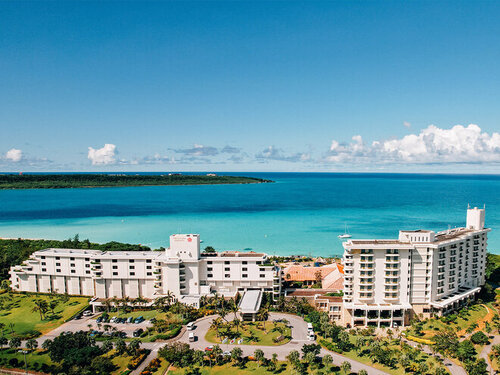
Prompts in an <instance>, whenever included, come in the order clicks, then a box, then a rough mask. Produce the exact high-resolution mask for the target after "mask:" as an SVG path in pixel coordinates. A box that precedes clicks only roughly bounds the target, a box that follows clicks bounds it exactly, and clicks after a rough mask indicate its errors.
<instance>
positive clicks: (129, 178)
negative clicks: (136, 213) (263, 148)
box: [0, 173, 273, 189]
mask: <svg viewBox="0 0 500 375" xmlns="http://www.w3.org/2000/svg"><path fill="white" fill-rule="evenodd" d="M266 182H273V181H271V180H264V179H261V178H254V177H243V176H218V175H216V174H214V173H208V174H206V175H182V174H178V173H170V174H165V175H130V174H26V175H22V174H19V175H17V174H4V175H0V189H65V188H94V187H125V186H164V185H167V186H168V185H219V184H258V183H266Z"/></svg>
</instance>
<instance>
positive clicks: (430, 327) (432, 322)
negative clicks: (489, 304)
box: [408, 305, 488, 339]
mask: <svg viewBox="0 0 500 375" xmlns="http://www.w3.org/2000/svg"><path fill="white" fill-rule="evenodd" d="M487 313H488V311H487V309H486V308H485V307H484V306H482V305H473V306H471V307H470V308H469V309H468V312H467V316H465V317H464V318H461V317H458V318H457V320H456V321H455V322H452V323H445V322H443V321H441V319H440V318H432V319H428V320H426V321H425V322H424V324H423V333H424V335H423V336H417V335H415V331H414V329H413V328H410V329H409V330H408V334H410V335H413V336H416V337H421V338H425V339H431V338H432V337H433V336H434V335H435V334H437V333H438V332H439V331H442V330H445V329H449V328H453V330H454V331H455V332H459V331H464V330H466V329H467V328H468V327H469V326H470V325H471V324H473V323H476V322H478V321H479V320H481V319H483V318H484V317H485V316H486V314H487ZM457 315H458V314H457Z"/></svg>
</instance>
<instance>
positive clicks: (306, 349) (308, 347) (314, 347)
mask: <svg viewBox="0 0 500 375" xmlns="http://www.w3.org/2000/svg"><path fill="white" fill-rule="evenodd" d="M320 351H321V346H320V345H318V344H304V345H302V357H303V358H304V357H305V356H306V355H307V353H313V355H314V356H317V355H319V353H320Z"/></svg>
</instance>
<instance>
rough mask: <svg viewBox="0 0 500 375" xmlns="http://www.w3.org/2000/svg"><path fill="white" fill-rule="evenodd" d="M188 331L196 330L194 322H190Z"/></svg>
mask: <svg viewBox="0 0 500 375" xmlns="http://www.w3.org/2000/svg"><path fill="white" fill-rule="evenodd" d="M186 328H187V330H188V331H192V330H194V329H195V325H194V322H189V323H188V324H187V326H186Z"/></svg>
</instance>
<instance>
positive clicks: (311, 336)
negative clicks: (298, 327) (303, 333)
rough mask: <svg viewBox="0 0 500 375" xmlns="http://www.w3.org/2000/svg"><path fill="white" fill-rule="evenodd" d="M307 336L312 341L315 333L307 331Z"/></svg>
mask: <svg viewBox="0 0 500 375" xmlns="http://www.w3.org/2000/svg"><path fill="white" fill-rule="evenodd" d="M307 338H308V339H309V341H314V340H315V339H316V335H315V334H314V332H313V331H309V334H308V336H307Z"/></svg>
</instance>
